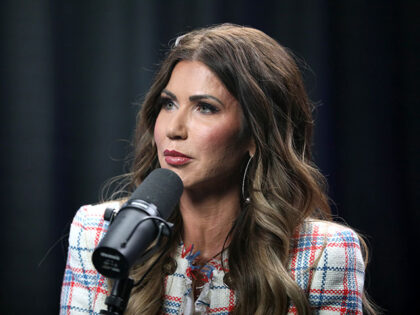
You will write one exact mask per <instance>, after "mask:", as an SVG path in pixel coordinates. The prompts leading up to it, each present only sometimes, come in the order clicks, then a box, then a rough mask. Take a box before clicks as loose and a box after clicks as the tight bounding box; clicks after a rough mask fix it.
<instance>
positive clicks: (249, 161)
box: [242, 155, 254, 203]
mask: <svg viewBox="0 0 420 315" xmlns="http://www.w3.org/2000/svg"><path fill="white" fill-rule="evenodd" d="M253 157H254V156H252V155H251V156H250V157H249V160H248V162H247V163H246V166H245V172H244V177H243V178H242V198H243V200H245V203H250V202H251V199H250V198H249V197H246V198H245V179H246V174H247V172H248V168H249V164H250V163H251V160H252V158H253Z"/></svg>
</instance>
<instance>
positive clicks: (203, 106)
mask: <svg viewBox="0 0 420 315" xmlns="http://www.w3.org/2000/svg"><path fill="white" fill-rule="evenodd" d="M197 108H198V110H199V112H200V113H203V114H214V113H216V112H218V111H219V109H218V108H217V107H216V106H213V105H210V104H207V103H199V104H198V105H197Z"/></svg>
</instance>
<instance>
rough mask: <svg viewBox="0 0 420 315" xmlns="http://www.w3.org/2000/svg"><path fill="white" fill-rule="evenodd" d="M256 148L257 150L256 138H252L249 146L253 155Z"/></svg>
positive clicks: (249, 150)
mask: <svg viewBox="0 0 420 315" xmlns="http://www.w3.org/2000/svg"><path fill="white" fill-rule="evenodd" d="M255 150H256V146H255V141H254V138H251V141H250V142H249V147H248V152H249V155H250V156H251V157H253V156H254V155H255Z"/></svg>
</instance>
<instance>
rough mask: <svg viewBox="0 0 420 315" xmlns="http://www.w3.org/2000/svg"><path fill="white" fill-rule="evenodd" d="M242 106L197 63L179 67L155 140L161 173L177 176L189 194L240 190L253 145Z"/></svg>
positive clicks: (164, 96)
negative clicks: (244, 163)
mask: <svg viewBox="0 0 420 315" xmlns="http://www.w3.org/2000/svg"><path fill="white" fill-rule="evenodd" d="M243 120H244V119H243V113H242V109H241V106H240V105H239V103H238V101H237V100H236V99H235V98H234V97H233V96H232V95H231V94H230V93H229V92H228V90H227V89H226V88H225V86H224V85H223V84H222V82H221V81H220V80H219V79H218V77H217V76H216V75H215V74H213V72H211V71H210V69H209V68H208V67H207V66H206V65H204V64H203V63H201V62H198V61H181V62H179V63H178V64H177V65H176V66H175V68H174V70H173V72H172V74H171V78H170V80H169V82H168V84H167V86H166V87H165V88H164V89H163V91H162V93H161V110H160V113H159V115H158V117H157V120H156V124H155V129H154V138H155V142H156V146H157V152H158V158H159V162H160V165H161V167H162V168H168V169H170V170H173V171H174V172H175V173H177V174H178V175H179V176H180V177H181V179H182V181H183V183H184V188H185V189H197V188H198V189H206V191H210V190H213V191H214V190H216V191H217V190H218V189H226V188H227V187H226V186H227V185H238V187H239V178H240V175H239V173H240V166H241V163H242V161H243V159H244V157H245V156H247V151H249V147H250V140H249V137H248V136H246V132H245V130H244V123H243Z"/></svg>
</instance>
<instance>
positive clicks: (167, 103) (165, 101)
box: [160, 97, 175, 110]
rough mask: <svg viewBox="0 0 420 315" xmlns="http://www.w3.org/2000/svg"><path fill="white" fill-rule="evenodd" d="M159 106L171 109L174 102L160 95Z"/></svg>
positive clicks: (173, 106)
mask: <svg viewBox="0 0 420 315" xmlns="http://www.w3.org/2000/svg"><path fill="white" fill-rule="evenodd" d="M160 105H161V108H163V109H166V110H173V109H174V108H175V103H174V102H173V101H172V100H171V99H170V98H167V97H162V98H161V100H160Z"/></svg>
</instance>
